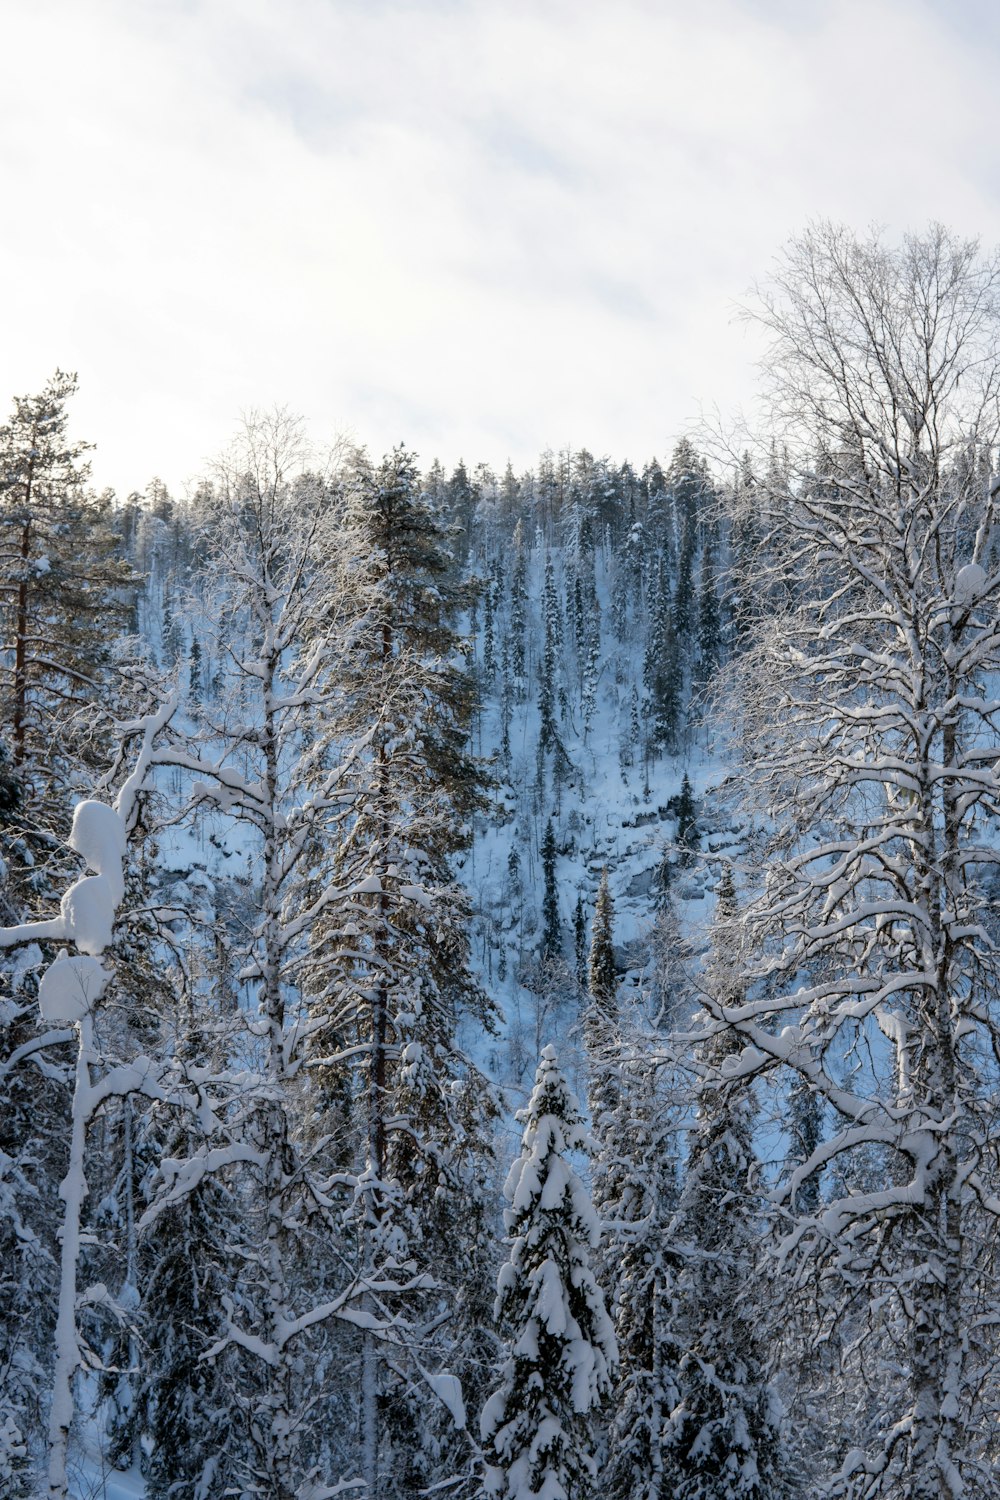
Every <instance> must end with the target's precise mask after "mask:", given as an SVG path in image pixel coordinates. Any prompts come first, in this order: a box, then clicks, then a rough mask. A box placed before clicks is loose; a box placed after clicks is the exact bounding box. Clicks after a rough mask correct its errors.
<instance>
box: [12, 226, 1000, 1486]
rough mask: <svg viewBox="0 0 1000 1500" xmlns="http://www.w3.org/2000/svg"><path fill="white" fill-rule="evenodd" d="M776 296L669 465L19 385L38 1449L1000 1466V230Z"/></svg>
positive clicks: (387, 1468) (19, 1158)
mask: <svg viewBox="0 0 1000 1500" xmlns="http://www.w3.org/2000/svg"><path fill="white" fill-rule="evenodd" d="M748 315H749V316H751V317H753V318H754V319H756V320H757V322H758V323H759V324H761V325H762V326H763V327H764V328H765V329H766V330H767V332H768V334H769V337H770V339H771V348H770V354H769V358H768V361H767V365H766V367H765V369H764V372H763V376H762V379H763V382H764V409H765V411H766V417H765V418H764V419H763V420H762V421H761V423H760V424H759V426H758V427H757V428H756V430H753V431H750V430H747V431H745V432H741V433H740V435H739V436H738V437H733V436H731V435H730V429H729V428H728V427H724V426H723V425H721V424H720V427H719V429H718V430H715V431H709V430H708V429H705V430H704V431H703V432H701V433H697V434H689V435H687V436H683V435H678V436H677V437H676V438H675V439H674V440H673V441H671V442H669V443H668V445H667V447H666V449H665V450H664V451H663V452H661V453H660V456H659V458H650V457H646V456H643V455H634V456H633V458H632V461H629V460H627V459H623V458H622V457H615V458H609V457H596V456H595V455H594V454H592V453H590V452H588V451H586V450H585V449H579V450H573V451H570V450H566V451H560V452H547V453H545V454H543V455H542V456H541V458H540V459H539V461H538V464H537V466H536V467H535V468H534V469H533V470H532V471H531V472H526V473H515V472H514V470H513V469H512V467H511V466H510V465H509V464H508V465H507V467H506V468H505V469H503V470H501V471H494V470H493V469H491V468H490V467H489V466H488V465H487V464H485V463H475V462H473V459H474V456H473V455H467V456H466V457H467V459H468V460H469V461H468V462H467V463H460V464H459V465H458V466H457V467H455V468H450V469H446V468H444V467H443V466H442V465H441V464H439V463H437V462H435V461H424V462H423V463H422V465H421V464H418V459H417V457H416V455H414V454H413V453H411V452H409V451H408V450H407V449H406V448H405V447H404V446H396V447H392V448H390V449H389V451H388V452H386V454H385V455H384V456H377V455H375V454H371V453H368V452H365V451H363V450H359V449H357V448H356V447H354V446H352V445H351V444H350V443H348V442H343V443H341V444H340V445H339V446H338V447H337V448H336V449H335V450H334V451H332V452H320V451H318V450H317V449H316V448H314V447H312V446H311V445H310V441H309V435H308V433H307V432H306V431H305V428H304V424H303V423H302V422H301V421H300V420H299V419H297V418H296V417H295V416H294V415H292V414H290V413H289V412H287V411H286V410H283V409H274V410H268V411H256V412H251V413H248V414H247V415H246V416H245V418H244V419H243V422H242V424H241V426H240V428H239V431H238V433H237V436H236V438H235V440H234V441H233V442H232V443H231V445H230V446H229V447H228V448H227V449H225V451H224V452H223V453H222V454H221V456H220V457H219V459H218V460H217V461H216V462H215V463H214V464H212V465H208V466H206V473H205V475H204V477H203V479H202V480H201V481H200V482H199V483H197V484H196V485H193V486H192V487H191V489H190V491H189V492H188V493H187V494H185V495H183V496H181V495H173V494H170V493H168V491H167V489H166V487H165V486H164V485H163V484H162V483H161V482H160V481H159V480H155V479H154V480H153V481H152V482H150V483H149V484H148V485H147V486H146V488H145V489H144V490H143V491H142V492H141V493H139V492H137V493H135V494H132V495H129V496H128V497H127V498H124V499H123V498H122V497H120V496H116V495H114V494H111V493H103V494H98V493H95V492H94V490H93V489H92V487H91V486H90V484H89V479H88V466H87V451H88V450H87V444H86V443H85V442H83V441H81V440H79V439H78V436H77V433H76V428H75V421H74V408H73V396H74V393H75V391H76V379H75V377H74V376H71V375H68V374H65V373H62V372H58V371H57V372H56V373H55V375H54V376H53V377H52V379H51V380H50V381H49V383H48V384H47V385H46V387H45V388H44V389H43V390H42V391H40V392H38V393H37V394H34V395H29V396H24V397H20V398H17V399H15V400H14V402H13V410H12V413H11V415H10V417H9V419H8V420H7V421H6V423H5V425H3V426H2V427H0V615H2V619H3V626H4V635H3V641H2V647H0V735H2V738H0V853H2V867H0V876H2V879H0V903H2V910H0V922H2V923H3V924H4V925H3V926H2V928H0V1494H2V1495H3V1496H4V1497H8V1496H9V1497H11V1500H35V1497H42V1496H47V1497H49V1500H66V1497H70V1496H72V1497H75V1500H83V1497H89V1496H98V1495H101V1496H112V1497H118V1496H125V1495H129V1496H139V1495H146V1496H148V1497H150V1500H217V1497H218V1500H221V1497H224V1496H233V1497H241V1500H242V1497H247V1500H249V1497H265V1500H331V1497H333V1496H340V1495H344V1496H357V1497H361V1500H365V1497H367V1500H404V1497H406V1500H412V1497H416V1496H423V1495H427V1496H431V1495H433V1496H435V1497H446V1500H478V1497H490V1500H588V1497H591V1496H596V1495H601V1496H603V1497H605V1500H815V1497H821V1496H829V1497H839V1500H942V1497H950V1500H986V1497H991V1496H996V1495H997V1494H1000V1429H998V1416H1000V1263H998V1259H997V1249H996V1247H997V1244H998V1236H997V1227H998V1225H997V1218H998V1215H1000V1159H998V1141H1000V1135H998V1129H997V1110H998V1102H1000V1095H998V1083H1000V952H998V943H1000V872H998V868H997V867H998V864H1000V721H998V716H1000V696H994V695H997V694H1000V612H998V604H1000V477H998V474H997V471H998V470H1000V259H996V258H992V259H991V258H989V257H986V256H984V255H983V254H982V253H981V252H980V250H979V248H978V247H977V246H976V245H975V244H970V243H967V242H965V241H963V240H960V239H958V238H956V237H954V236H952V235H950V234H949V233H948V232H946V231H945V230H943V229H940V228H937V227H932V228H930V229H929V230H927V231H925V232H923V233H921V234H919V235H915V236H913V237H910V238H908V239H906V240H905V241H903V242H902V244H900V245H891V244H888V243H886V242H885V241H883V240H882V239H880V238H879V237H878V236H877V235H875V234H872V235H869V236H857V235H855V234H854V233H852V232H851V231H848V230H845V229H840V228H837V227H835V226H831V225H826V224H819V225H816V226H814V227H813V228H812V229H810V230H809V231H807V232H806V233H804V234H803V235H802V236H801V237H799V238H798V239H796V240H794V241H792V242H791V243H790V244H789V246H788V247H787V248H786V250H785V252H784V253H783V256H782V257H781V259H780V261H779V262H778V266H777V270H776V271H775V272H774V274H773V276H772V277H771V279H770V280H769V281H768V282H767V283H766V284H764V285H763V286H762V288H761V290H760V292H759V294H758V296H757V298H756V301H755V302H754V304H753V305H752V307H751V309H750V312H749V314H748ZM223 436H224V435H223ZM655 440H656V435H654V442H653V444H652V445H651V446H655Z"/></svg>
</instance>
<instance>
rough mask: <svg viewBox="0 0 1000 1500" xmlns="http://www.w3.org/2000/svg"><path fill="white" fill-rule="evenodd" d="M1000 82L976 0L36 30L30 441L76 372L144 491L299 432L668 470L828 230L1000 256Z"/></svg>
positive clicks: (15, 292) (290, 8)
mask: <svg viewBox="0 0 1000 1500" xmlns="http://www.w3.org/2000/svg"><path fill="white" fill-rule="evenodd" d="M998 62H1000V32H998V29H997V23H996V22H995V21H994V20H993V19H992V18H991V6H990V5H989V4H988V3H984V4H982V5H979V4H977V3H974V0H952V3H950V4H947V5H945V4H937V3H933V4H932V3H926V4H924V3H921V0H827V3H824V0H697V3H694V0H683V3H678V0H647V3H642V0H633V3H627V0H566V3H562V0H530V3H529V0H482V3H477V0H399V3H390V0H7V4H6V5H5V6H4V7H3V46H2V51H0V204H2V212H3V216H4V223H3V233H2V235H0V272H2V276H0V285H2V287H3V316H2V321H0V412H5V411H6V410H7V409H8V398H9V396H10V395H12V394H13V393H15V392H18V393H26V392H32V391H34V390H36V389H38V388H39V387H40V386H41V385H42V383H43V382H44V380H45V379H46V377H47V376H48V375H49V374H50V373H51V371H52V370H53V369H54V368H55V367H56V366H57V365H59V366H61V367H62V368H64V369H71V370H77V371H78V372H79V375H80V382H81V390H80V394H79V395H78V396H77V397H76V398H75V406H74V423H73V426H74V432H75V435H77V436H80V437H86V438H89V439H91V440H93V441H94V442H96V443H97V445H98V449H97V453H96V455H95V459H94V476H95V479H96V480H97V481H98V482H99V483H100V484H102V485H103V484H113V485H114V486H115V487H116V488H117V489H118V490H119V491H120V492H122V493H125V492H127V491H128V490H130V489H133V488H136V489H142V488H144V486H145V485H146V483H147V482H148V480H149V479H150V477H151V476H152V475H154V474H159V475H160V476H162V477H163V478H164V479H165V480H166V481H167V483H168V484H169V485H170V487H171V488H172V489H174V490H176V491H178V492H179V491H182V489H183V486H184V484H185V482H187V481H189V480H190V479H192V478H193V477H194V476H196V475H197V473H198V472H199V470H200V469H201V468H202V467H203V465H204V462H205V460H206V459H208V458H210V457H211V455H212V454H214V453H216V452H217V451H218V450H219V449H220V448H222V447H223V446H224V445H225V444H226V442H227V440H228V438H229V437H230V435H231V433H232V431H233V428H234V425H235V422H236V420H237V417H238V414H239V413H240V411H241V410H243V409H245V408H248V407H252V406H268V405H271V404H273V403H280V404H286V405H288V406H289V407H291V408H292V409H294V410H296V411H299V412H301V413H302V414H303V415H304V416H305V417H306V418H307V419H308V422H309V425H310V429H311V431H312V433H313V436H314V437H315V439H316V440H317V442H320V443H321V442H323V441H325V440H327V439H331V438H333V437H334V436H335V435H336V434H337V433H338V432H344V431H347V432H350V433H352V434H353V435H354V436H355V437H356V438H358V439H359V440H361V441H363V442H366V443H368V444H369V445H370V446H371V447H372V448H373V449H374V450H377V451H379V452H381V451H382V450H384V449H386V448H388V447H390V446H392V445H393V444H394V443H397V442H400V441H405V442H406V443H407V444H408V445H409V446H410V447H413V448H415V449H417V451H418V452H419V454H420V455H421V459H422V461H424V462H427V461H429V460H430V459H431V458H432V457H433V456H435V455H437V456H439V457H440V458H441V459H442V460H443V461H444V462H445V463H446V464H448V465H449V466H450V465H452V464H453V463H454V462H455V461H457V459H458V458H459V457H460V456H464V457H465V459H466V460H467V461H468V462H470V463H472V462H474V461H479V460H484V461H487V462H489V463H491V464H493V465H494V467H497V468H502V466H503V464H504V463H505V461H506V459H507V458H508V456H509V457H510V458H511V459H512V460H513V462H514V465H515V467H516V468H518V469H522V468H525V467H527V466H529V465H531V464H533V463H534V461H535V458H536V456H537V454H538V453H539V451H541V450H542V449H543V448H545V447H552V448H556V449H558V448H561V447H564V446H566V445H567V444H569V445H571V446H573V447H582V446H586V447H588V448H590V449H591V450H592V451H594V452H596V453H598V454H601V453H610V454H611V455H613V456H615V457H617V458H619V459H621V458H625V457H629V458H631V459H632V460H633V461H635V462H636V463H637V464H638V463H641V462H642V461H643V460H645V459H646V458H648V457H650V456H652V455H653V454H654V453H655V454H660V455H662V454H665V453H668V452H669V449H670V447H671V446H672V443H673V441H674V440H675V438H676V437H677V435H678V434H679V433H680V432H681V431H683V430H684V429H685V428H686V427H688V426H689V425H690V424H691V423H692V422H693V421H695V420H697V418H698V416H699V413H700V412H701V411H702V410H711V409H714V408H716V407H717V408H719V409H720V411H721V412H722V413H723V414H724V415H725V416H729V415H731V414H732V413H733V411H734V410H735V409H736V408H737V407H738V406H739V405H741V404H744V405H745V404H746V403H747V402H748V401H749V400H750V399H751V397H752V390H753V385H754V368H753V367H754V360H755V358H757V357H758V353H759V351H758V349H757V347H756V344H755V342H754V339H753V337H752V336H751V335H748V333H747V331H746V330H745V328H744V327H743V326H742V325H740V324H738V323H736V322H734V320H733V315H734V309H735V307H736V305H737V304H738V303H739V301H740V300H741V298H743V297H744V295H745V293H746V291H747V289H748V287H749V284H750V283H751V282H752V280H753V279H754V278H755V277H758V276H761V275H763V274H766V271H767V267H768V264H769V262H770V261H771V259H772V257H773V256H774V254H775V253H776V252H777V250H778V249H779V248H780V246H781V244H782V243H783V242H784V241H785V240H786V239H787V237H788V236H789V235H790V234H791V233H793V232H795V231H796V230H797V229H799V228H801V227H802V226H803V225H804V224H805V223H806V222H807V221H808V220H809V219H810V218H815V217H819V216H822V217H830V218H834V219H841V220H845V221H847V222H849V223H851V224H854V225H856V226H858V227H859V228H863V227H865V226H867V225H868V224H869V223H871V222H872V221H875V220H877V221H879V222H881V223H883V224H885V225H886V226H887V228H888V230H889V231H890V233H893V234H896V233H898V232H900V231H901V230H903V229H905V228H907V227H914V228H919V227H922V226H923V225H925V224H926V223H927V221H928V220H929V219H934V218H936V219H941V220H943V221H944V222H945V223H947V224H949V225H950V226H952V227H953V228H954V229H956V230H958V231H960V232H962V233H966V234H970V235H980V236H981V237H982V239H983V241H984V243H985V244H987V245H992V244H994V243H996V242H998V241H1000V194H998V186H1000V174H998V149H1000V148H998V145H997V141H998V134H997V105H996V87H995V80H996V74H997V65H998Z"/></svg>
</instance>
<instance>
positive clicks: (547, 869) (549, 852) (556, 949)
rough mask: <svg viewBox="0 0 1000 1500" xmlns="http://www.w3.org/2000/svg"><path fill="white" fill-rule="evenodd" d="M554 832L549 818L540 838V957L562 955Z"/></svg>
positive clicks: (555, 957) (546, 957)
mask: <svg viewBox="0 0 1000 1500" xmlns="http://www.w3.org/2000/svg"><path fill="white" fill-rule="evenodd" d="M556 854H557V850H556V834H555V829H554V828H553V826H552V819H551V818H549V820H548V822H547V823H546V824H545V834H544V837H543V838H542V849H541V855H542V948H541V952H542V958H543V959H557V958H559V957H561V955H562V922H561V920H560V917H559V890H558V887H557V885H556Z"/></svg>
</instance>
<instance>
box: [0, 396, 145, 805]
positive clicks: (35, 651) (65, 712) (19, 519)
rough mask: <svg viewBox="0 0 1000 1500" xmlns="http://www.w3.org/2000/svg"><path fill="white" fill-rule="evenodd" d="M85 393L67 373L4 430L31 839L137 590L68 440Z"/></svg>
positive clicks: (4, 602)
mask: <svg viewBox="0 0 1000 1500" xmlns="http://www.w3.org/2000/svg"><path fill="white" fill-rule="evenodd" d="M76 388H77V383H76V376H75V375H67V374H65V373H64V372H63V371H61V370H57V371H56V373H55V374H54V375H53V377H52V379H51V380H50V381H49V382H48V383H47V385H46V386H45V387H44V388H43V390H42V391H41V392H40V393H39V394H38V395H36V396H21V397H18V398H16V399H15V401H14V410H13V413H12V415H11V417H10V420H9V421H8V422H6V423H5V424H4V425H3V426H2V427H0V620H2V630H3V650H2V651H0V711H2V719H3V722H4V724H5V733H6V734H8V735H9V750H10V758H11V767H12V770H13V772H14V775H15V778H16V781H17V783H18V785H19V789H20V793H21V796H20V799H19V806H18V814H19V820H23V822H24V825H25V828H26V830H27V831H30V830H31V829H32V828H33V827H34V823H35V820H36V818H37V812H38V808H39V804H40V801H41V800H42V799H43V798H44V797H45V796H46V795H47V794H49V793H51V792H52V790H53V788H54V787H55V786H57V785H59V784H63V783H65V781H66V779H67V777H68V775H69V766H68V765H67V759H66V757H67V741H66V734H65V728H66V725H67V723H68V721H69V720H70V718H71V716H72V714H73V712H74V710H76V709H78V708H79V707H80V706H81V705H84V704H86V703H88V702H94V701H96V700H97V699H99V698H100V696H101V694H102V692H103V691H104V688H105V680H106V679H105V670H106V668H107V667H108V664H109V662H110V647H111V644H112V641H113V639H114V636H115V633H116V630H121V629H122V628H123V626H124V624H125V621H126V619H127V617H128V599H127V595H126V593H125V590H126V587H127V586H128V585H130V584H131V583H132V582H133V574H132V570H131V568H130V567H129V566H128V565H127V564H126V563H123V562H120V561H118V560H116V557H115V552H116V550H117V549H118V547H119V545H120V538H119V537H118V536H117V534H116V532H115V529H114V527H113V525H112V518H111V509H110V499H109V497H108V496H102V497H100V498H98V497H96V496H94V495H93V494H92V493H91V492H90V491H89V490H88V488H87V479H88V476H89V470H88V466H87V464H86V461H85V459H84V454H85V453H86V450H87V447H88V445H87V444H86V443H81V442H73V441H72V440H71V439H70V438H69V436H68V434H67V428H68V425H69V416H68V412H67V405H68V402H69V400H70V398H71V397H72V396H73V395H74V393H75V391H76Z"/></svg>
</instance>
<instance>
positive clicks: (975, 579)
mask: <svg viewBox="0 0 1000 1500" xmlns="http://www.w3.org/2000/svg"><path fill="white" fill-rule="evenodd" d="M986 582H987V579H986V569H985V568H983V567H981V566H980V564H979V563H966V565H965V567H964V568H959V570H958V572H957V573H956V574H955V598H956V599H958V600H966V601H967V600H969V599H978V598H979V595H980V594H981V593H982V592H983V589H984V588H985V587H986Z"/></svg>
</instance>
